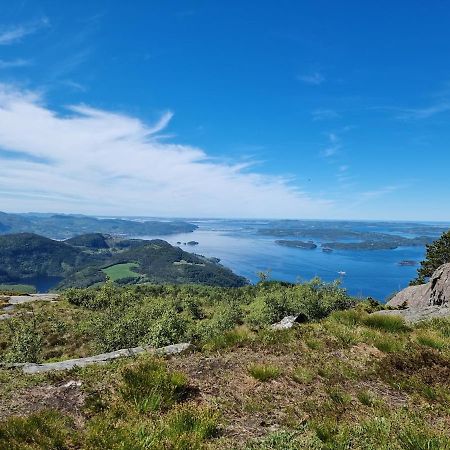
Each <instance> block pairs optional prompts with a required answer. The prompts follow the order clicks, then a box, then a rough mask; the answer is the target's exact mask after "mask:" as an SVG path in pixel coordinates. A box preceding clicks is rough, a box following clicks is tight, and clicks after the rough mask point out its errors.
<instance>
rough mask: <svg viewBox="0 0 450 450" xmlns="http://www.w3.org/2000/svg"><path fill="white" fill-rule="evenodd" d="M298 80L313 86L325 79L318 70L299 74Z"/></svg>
mask: <svg viewBox="0 0 450 450" xmlns="http://www.w3.org/2000/svg"><path fill="white" fill-rule="evenodd" d="M297 78H298V80H299V81H302V82H303V83H306V84H311V85H313V86H318V85H319V84H322V83H323V82H324V81H325V77H324V76H323V75H322V74H321V73H320V72H313V73H309V74H305V75H299V76H298V77H297Z"/></svg>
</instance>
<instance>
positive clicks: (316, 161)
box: [0, 0, 450, 221]
mask: <svg viewBox="0 0 450 450" xmlns="http://www.w3.org/2000/svg"><path fill="white" fill-rule="evenodd" d="M0 3H1V10H2V14H1V17H0V165H1V167H2V170H1V171H0V210H6V211H17V212H20V211H55V212H57V211H59V212H77V213H90V214H121V215H150V216H170V217H174V216H178V217H183V216H184V217H186V216H187V217H192V216H198V217H285V218H328V219H338V218H348V219H354V218H361V219H393V220H402V219H411V220H414V219H419V220H446V221H448V220H450V206H449V202H448V199H449V198H450V182H449V172H450V171H449V168H450V145H449V143H450V126H449V125H450V57H449V55H450V27H449V23H450V4H449V3H448V2H444V1H432V2H422V1H396V2H388V1H379V2H376V3H375V2H370V4H369V2H360V1H359V2H357V1H342V2H331V1H314V2H313V1H277V2H275V1H259V2H241V1H227V2H212V1H152V2H148V1H133V2H114V1H98V0H91V1H77V2H57V1H16V2H9V1H6V0H0ZM392 3H394V4H392Z"/></svg>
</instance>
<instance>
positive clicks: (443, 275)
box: [387, 263, 450, 308]
mask: <svg viewBox="0 0 450 450" xmlns="http://www.w3.org/2000/svg"><path fill="white" fill-rule="evenodd" d="M387 305H388V306H392V307H394V308H397V307H399V306H406V307H407V308H427V307H430V306H439V307H441V306H442V307H449V306H450V263H448V264H444V265H442V266H441V267H439V268H438V269H437V270H436V271H435V272H434V273H433V276H432V277H431V279H430V281H429V282H428V283H426V284H421V285H418V286H409V287H407V288H406V289H403V291H400V292H399V293H398V294H397V295H395V296H394V297H393V298H392V299H391V300H390V301H389V302H388V303H387Z"/></svg>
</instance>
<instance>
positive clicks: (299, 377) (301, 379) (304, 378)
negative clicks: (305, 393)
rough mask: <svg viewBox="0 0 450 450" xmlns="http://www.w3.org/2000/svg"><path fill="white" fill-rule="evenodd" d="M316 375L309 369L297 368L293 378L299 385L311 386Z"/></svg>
mask: <svg viewBox="0 0 450 450" xmlns="http://www.w3.org/2000/svg"><path fill="white" fill-rule="evenodd" d="M314 376H315V373H314V371H313V370H311V369H310V368H308V367H297V368H296V369H295V370H294V372H293V373H292V378H293V380H294V381H296V382H297V383H303V384H309V383H311V381H312V380H313V379H314Z"/></svg>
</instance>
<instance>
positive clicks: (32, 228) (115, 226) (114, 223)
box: [0, 212, 198, 239]
mask: <svg viewBox="0 0 450 450" xmlns="http://www.w3.org/2000/svg"><path fill="white" fill-rule="evenodd" d="M197 228H198V227H197V225H194V224H192V223H188V222H184V221H181V220H174V221H167V220H161V221H159V220H131V219H120V218H98V217H91V216H84V215H80V214H77V215H75V214H9V213H4V212H0V235H1V234H14V233H35V234H39V235H41V236H45V237H49V238H52V239H67V238H71V237H74V236H77V235H80V234H87V233H107V234H111V235H114V236H162V235H169V234H177V233H192V232H193V231H194V230H196V229H197Z"/></svg>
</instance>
